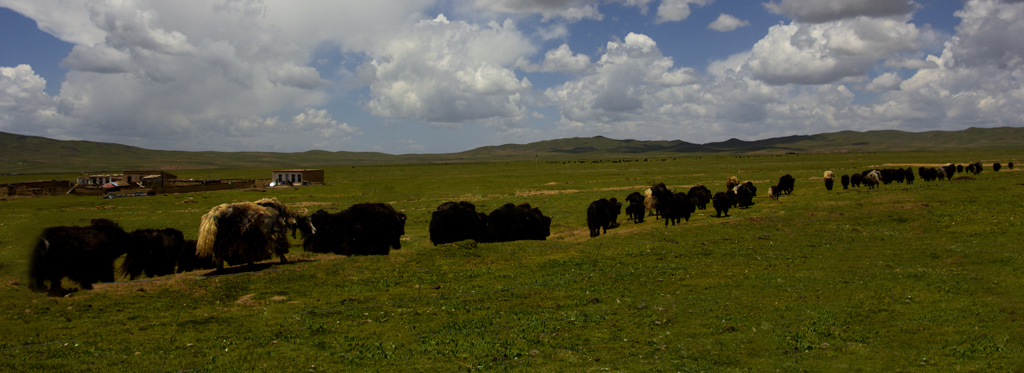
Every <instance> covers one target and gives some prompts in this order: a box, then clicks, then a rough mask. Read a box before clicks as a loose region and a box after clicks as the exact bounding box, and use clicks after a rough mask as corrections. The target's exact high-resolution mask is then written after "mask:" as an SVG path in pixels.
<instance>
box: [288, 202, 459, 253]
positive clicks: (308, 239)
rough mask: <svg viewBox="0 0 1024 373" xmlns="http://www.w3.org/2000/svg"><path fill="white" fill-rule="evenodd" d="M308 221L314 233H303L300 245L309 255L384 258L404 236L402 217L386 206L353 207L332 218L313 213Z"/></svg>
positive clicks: (403, 216)
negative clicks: (376, 256)
mask: <svg viewBox="0 0 1024 373" xmlns="http://www.w3.org/2000/svg"><path fill="white" fill-rule="evenodd" d="M442 206H443V205H442ZM310 220H311V222H312V227H315V230H313V231H312V232H307V231H303V236H304V237H303V242H302V246H303V248H304V249H305V250H306V251H310V252H318V253H328V252H330V253H335V254H341V255H349V256H352V255H388V254H390V252H391V250H392V249H395V250H398V249H401V248H402V242H401V239H402V236H403V235H405V221H406V216H405V214H404V213H402V212H400V211H396V210H395V209H394V208H393V207H391V205H389V204H386V203H357V204H354V205H352V206H350V207H349V208H348V209H345V210H343V211H341V212H338V213H333V214H332V213H328V212H327V211H324V210H317V212H315V213H313V215H312V216H311V217H310Z"/></svg>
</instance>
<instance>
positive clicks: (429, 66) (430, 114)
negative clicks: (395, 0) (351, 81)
mask: <svg viewBox="0 0 1024 373" xmlns="http://www.w3.org/2000/svg"><path fill="white" fill-rule="evenodd" d="M533 52H534V47H533V46H532V44H530V43H529V41H528V40H526V38H525V37H524V36H523V35H522V34H521V33H520V32H519V30H517V29H516V27H515V24H514V23H513V22H512V21H506V22H504V23H502V24H498V23H491V24H490V25H488V26H487V27H480V26H477V25H473V24H469V23H467V22H463V21H456V22H450V21H448V19H447V18H446V17H445V16H444V15H439V16H437V18H435V19H434V20H431V21H423V22H420V23H419V24H418V25H417V26H416V27H415V28H414V29H412V30H410V31H409V33H407V34H406V35H404V36H402V37H400V38H396V39H394V40H392V41H391V42H389V43H387V44H386V45H385V46H383V48H382V49H381V50H380V51H377V52H374V54H375V56H374V58H373V59H372V60H371V61H369V62H367V63H366V64H365V65H363V67H362V69H363V72H362V74H363V76H364V79H367V80H368V81H370V93H371V96H372V99H371V100H370V102H369V103H368V104H367V105H366V108H367V110H369V111H370V112H371V113H373V114H374V115H377V116H381V117H388V118H404V119H416V120H423V121H428V122H433V123H461V122H467V121H473V120H483V119H503V120H511V121H517V120H521V119H523V118H524V117H525V116H526V115H527V114H528V110H527V108H526V105H525V98H524V96H525V95H528V94H529V93H530V89H531V87H532V84H531V83H530V81H529V80H528V79H526V78H523V79H519V78H517V77H516V75H515V72H514V71H513V70H511V69H510V68H508V67H506V66H511V65H512V64H513V63H515V61H516V60H518V59H519V58H520V57H521V56H524V55H530V54H532V53H533Z"/></svg>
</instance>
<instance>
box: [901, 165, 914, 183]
mask: <svg viewBox="0 0 1024 373" xmlns="http://www.w3.org/2000/svg"><path fill="white" fill-rule="evenodd" d="M903 178H905V179H906V180H907V184H913V183H914V169H912V168H910V167H907V169H906V170H904V171H903Z"/></svg>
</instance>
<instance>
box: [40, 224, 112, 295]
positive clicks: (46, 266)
mask: <svg viewBox="0 0 1024 373" xmlns="http://www.w3.org/2000/svg"><path fill="white" fill-rule="evenodd" d="M131 242H132V237H131V235H130V234H128V232H125V231H124V229H121V227H120V226H118V225H117V224H116V223H114V222H113V221H110V220H107V219H93V220H92V221H91V225H89V226H86V227H68V226H56V227H49V228H46V229H44V230H43V232H42V234H40V235H39V240H38V241H37V242H36V246H35V247H34V248H33V249H32V256H31V257H30V259H29V288H30V289H32V290H35V291H46V290H47V284H46V283H47V282H49V289H48V290H49V294H50V295H63V293H65V292H66V291H65V290H64V288H63V287H62V286H61V280H62V279H63V278H64V277H67V278H69V279H71V280H72V281H75V282H77V283H78V285H79V286H81V287H82V289H85V290H91V289H92V284H94V283H97V282H113V281H114V260H115V259H117V258H118V257H119V256H121V255H123V254H124V253H126V252H127V251H128V248H129V246H130V245H131Z"/></svg>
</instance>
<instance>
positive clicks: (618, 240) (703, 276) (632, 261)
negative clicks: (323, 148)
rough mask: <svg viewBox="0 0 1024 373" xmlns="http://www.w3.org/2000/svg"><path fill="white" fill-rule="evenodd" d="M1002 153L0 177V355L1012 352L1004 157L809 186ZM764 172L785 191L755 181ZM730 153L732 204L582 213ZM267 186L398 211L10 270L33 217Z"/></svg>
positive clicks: (646, 357)
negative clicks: (89, 283)
mask: <svg viewBox="0 0 1024 373" xmlns="http://www.w3.org/2000/svg"><path fill="white" fill-rule="evenodd" d="M1021 152H1022V149H1006V150H981V151H956V152H901V153H848V154H813V155H784V156H761V157H757V156H707V155H704V156H699V157H698V156H694V157H685V158H684V157H678V158H668V159H665V160H664V161H662V160H660V159H659V160H655V159H651V160H650V161H648V162H629V163H569V164H563V163H562V162H544V161H538V162H510V163H460V164H454V163H453V164H429V165H390V166H357V167H351V166H347V167H328V168H327V169H326V175H327V178H328V183H327V185H324V186H316V187H304V188H298V189H276V190H269V191H223V192H210V193H203V194H180V195H163V196H155V197H140V198H121V199H114V200H103V199H100V198H95V197H76V196H62V197H47V198H11V199H7V200H4V201H2V202H0V302H2V303H3V307H2V309H0V310H2V311H0V330H3V331H4V338H2V339H0V371H192V370H208V371H440V372H447V371H467V370H469V371H472V370H492V371H493V370H526V371H594V370H613V371H625V370H630V371H650V370H671V371H741V370H754V371H767V370H785V371H795V370H809V371H822V370H827V369H840V370H866V371H879V370H893V371H926V370H935V371H1012V370H1016V369H1019V367H1020V356H1022V354H1024V328H1021V327H1020V324H1021V322H1024V320H1022V315H1024V292H1021V289H1022V288H1024V254H1022V253H1021V251H1020V250H1019V247H1020V245H1019V242H1021V241H1022V240H1024V229H1022V228H1024V227H1022V225H1024V223H1022V222H1024V198H1022V197H1024V173H1021V172H1020V167H1019V166H1018V169H1017V170H1013V171H1009V170H1006V169H1005V168H1004V170H1003V171H1000V172H992V171H991V168H988V167H987V170H986V171H985V172H983V173H981V174H979V175H977V176H973V175H972V176H968V177H963V178H959V179H957V180H954V181H943V182H930V183H926V182H922V181H917V182H916V183H914V184H911V185H904V184H892V185H885V186H882V187H881V188H880V189H877V190H868V189H864V188H860V189H851V190H841V189H840V190H834V191H832V192H826V191H825V189H824V188H823V187H822V182H821V180H820V178H821V175H822V172H823V171H824V170H827V169H831V170H833V171H835V172H836V173H837V174H839V175H842V174H848V173H852V172H859V171H861V170H864V169H867V168H870V167H879V166H882V167H886V166H884V165H903V167H907V165H913V167H915V168H916V167H917V165H926V164H942V163H946V162H957V163H967V162H975V161H982V162H984V163H985V164H986V165H990V164H991V163H992V162H995V161H998V162H1002V163H1003V164H1006V163H1007V162H1009V161H1013V162H1014V163H1016V164H1018V165H1020V164H1021V161H1022V160H1024V157H1022V156H1021ZM267 171H268V170H266V169H260V168H251V169H237V170H224V171H223V172H225V173H227V174H230V175H231V176H230V177H246V176H247V175H254V176H252V177H261V176H262V175H266V174H267ZM206 172H207V171H205V170H181V171H180V172H179V176H180V177H193V176H195V177H203V176H205V174H206ZM192 173H194V174H195V175H192ZM786 173H789V174H792V175H793V176H794V177H795V178H796V179H797V183H796V189H795V192H794V194H793V195H788V196H783V197H782V198H781V199H780V200H779V201H768V200H767V198H765V195H766V189H767V187H768V186H769V185H771V184H773V183H774V181H775V180H777V179H778V177H779V176H781V175H782V174H786ZM732 175H736V176H738V177H739V178H740V179H742V180H752V181H754V183H755V184H756V185H757V187H758V188H759V191H760V192H761V193H759V194H760V195H759V196H758V198H756V199H755V202H756V204H755V205H754V206H752V207H750V208H749V209H736V210H733V211H731V216H730V217H727V218H715V217H714V211H713V210H708V211H699V212H698V214H696V215H695V216H694V217H693V218H692V219H690V221H689V222H687V223H685V224H682V225H681V226H668V227H666V226H664V225H663V224H662V221H661V220H648V221H647V222H644V223H641V224H633V223H631V222H625V223H623V224H622V226H620V227H618V228H616V229H613V230H611V231H609V232H608V234H607V235H602V236H600V237H597V238H590V237H589V236H588V233H587V229H586V224H585V210H586V206H587V204H588V203H589V202H590V201H593V200H595V199H598V198H601V197H618V198H620V199H622V198H624V197H625V196H626V195H627V194H628V193H629V192H632V191H636V190H641V189H642V188H644V187H645V186H648V185H651V184H652V183H657V182H664V183H666V184H667V185H668V186H669V187H672V188H679V189H682V188H683V187H684V186H689V185H693V184H698V183H702V184H705V185H707V186H708V187H709V188H710V189H712V190H713V191H720V190H722V189H723V188H724V186H723V185H724V181H725V179H726V177H728V176H732ZM48 176H49V175H44V178H45V177H48ZM958 176H961V175H958ZM223 177H229V176H223ZM0 179H2V177H0ZM0 181H5V180H0ZM270 196H273V197H277V198H278V199H280V200H281V201H283V202H285V203H287V204H288V205H289V206H290V207H292V208H305V209H308V210H309V211H310V212H312V211H315V210H316V209H319V208H323V209H327V210H330V211H337V210H340V209H342V208H345V207H347V206H349V205H351V204H353V203H357V202H388V203H391V204H392V205H394V206H395V207H396V208H397V209H400V210H403V211H404V212H405V213H406V214H407V215H408V216H409V221H408V225H407V227H406V232H407V234H406V235H405V237H404V242H403V245H404V246H403V249H401V250H398V251H393V252H392V254H391V255H390V256H386V257H340V256H331V255H321V254H311V253H304V252H301V249H300V248H299V247H293V251H292V253H290V254H289V259H291V260H293V261H294V263H291V264H285V265H280V264H277V263H276V261H274V262H268V263H264V264H263V265H262V266H261V267H260V268H258V269H261V270H263V272H245V273H239V274H234V275H230V276H220V277H203V275H205V274H207V273H206V272H193V273H184V274H178V275H176V276H168V277H164V278H159V279H157V281H137V282H124V281H122V282H118V283H112V284H100V285H97V287H96V290H94V291H81V292H77V293H74V294H73V295H72V296H70V297H65V298H48V297H46V296H45V295H44V294H38V293H32V292H30V291H28V290H27V288H26V286H25V283H26V279H25V267H26V265H27V263H26V258H27V255H28V250H29V248H30V247H31V245H32V243H33V240H34V239H35V237H36V235H37V234H38V232H39V231H40V230H42V228H44V227H47V226H52V225H63V224H76V225H77V224H85V223H86V222H87V221H88V219H90V218H98V217H105V218H110V219H113V220H115V221H118V222H119V223H121V224H122V225H123V226H124V227H125V228H126V229H138V228H160V227H173V228H177V229H180V230H182V231H183V232H185V233H186V235H187V236H190V237H191V238H194V237H195V234H196V233H195V232H196V230H197V226H198V221H199V217H200V216H201V215H202V214H203V213H205V212H206V211H207V210H208V209H209V208H210V207H212V206H214V205H217V204H220V203H225V202H232V201H243V200H254V199H257V198H262V197H270ZM449 200H468V201H471V202H473V203H474V204H476V205H477V206H478V208H479V209H480V210H484V211H490V210H492V209H494V208H496V207H498V206H500V205H502V204H504V203H507V202H514V203H520V202H530V203H531V204H533V205H534V206H538V207H540V208H541V209H542V210H543V211H544V212H545V214H546V215H549V216H552V217H553V218H554V223H553V226H552V233H553V234H552V237H550V238H549V240H547V241H522V242H513V243H498V244H475V243H473V242H460V243H455V244H448V245H440V246H433V245H431V244H430V242H429V240H428V233H427V224H428V222H429V219H430V212H431V211H432V210H433V209H434V208H435V207H436V206H437V205H439V204H440V203H442V202H444V201H449ZM709 211H710V212H709ZM620 220H624V219H620ZM295 243H296V244H297V243H298V242H297V241H296V242H295ZM54 342H57V343H54Z"/></svg>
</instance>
